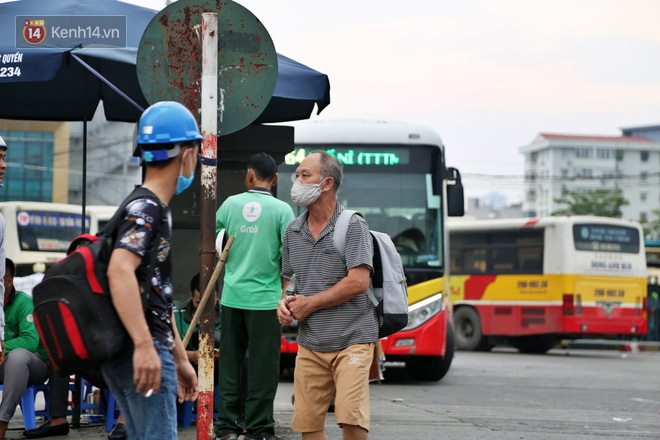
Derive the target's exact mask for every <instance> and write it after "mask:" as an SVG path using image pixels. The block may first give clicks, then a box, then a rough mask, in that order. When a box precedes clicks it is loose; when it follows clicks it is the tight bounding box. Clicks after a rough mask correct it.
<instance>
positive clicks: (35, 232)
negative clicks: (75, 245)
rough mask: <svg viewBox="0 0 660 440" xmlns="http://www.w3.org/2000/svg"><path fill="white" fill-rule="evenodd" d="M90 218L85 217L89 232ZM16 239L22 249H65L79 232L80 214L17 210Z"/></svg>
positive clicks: (52, 250)
mask: <svg viewBox="0 0 660 440" xmlns="http://www.w3.org/2000/svg"><path fill="white" fill-rule="evenodd" d="M89 224H90V218H89V216H87V217H86V219H85V230H86V231H87V232H89ZM16 225H17V229H18V240H19V244H20V249H21V250H22V251H41V252H60V251H66V250H67V249H68V247H69V245H70V244H71V241H73V239H75V238H76V237H77V236H79V235H80V233H81V227H82V215H80V214H71V213H65V212H48V211H19V212H17V213H16Z"/></svg>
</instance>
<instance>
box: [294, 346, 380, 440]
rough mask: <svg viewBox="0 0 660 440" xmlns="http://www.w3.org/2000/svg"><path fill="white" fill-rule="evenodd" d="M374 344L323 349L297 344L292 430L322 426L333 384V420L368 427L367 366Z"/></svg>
mask: <svg viewBox="0 0 660 440" xmlns="http://www.w3.org/2000/svg"><path fill="white" fill-rule="evenodd" d="M374 345H375V344H373V343H370V344H357V345H352V346H350V347H348V348H345V349H344V350H339V351H330V352H325V353H324V352H318V351H311V350H307V349H305V348H303V347H298V355H297V356H296V370H295V373H294V383H293V392H294V395H295V401H294V404H293V421H292V422H291V427H292V429H293V430H294V431H296V432H316V431H323V430H324V429H325V415H326V413H327V411H328V406H329V405H330V400H331V398H332V392H333V390H334V389H335V387H336V388H337V397H336V398H335V417H336V419H337V424H338V425H340V426H341V425H356V426H360V427H362V428H364V429H366V430H367V431H368V430H369V368H370V367H371V362H372V359H373V355H374Z"/></svg>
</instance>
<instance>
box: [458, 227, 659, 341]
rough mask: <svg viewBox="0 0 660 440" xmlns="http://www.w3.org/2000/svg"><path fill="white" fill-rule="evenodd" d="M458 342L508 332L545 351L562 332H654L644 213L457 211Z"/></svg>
mask: <svg viewBox="0 0 660 440" xmlns="http://www.w3.org/2000/svg"><path fill="white" fill-rule="evenodd" d="M449 241H450V242H449V247H450V271H451V277H450V292H451V295H450V299H451V302H452V304H453V309H454V325H455V331H456V341H457V348H460V349H464V350H480V349H481V350H484V349H489V348H490V347H492V345H493V344H494V343H495V342H496V341H498V339H506V340H508V341H509V342H511V343H512V345H514V346H515V347H517V348H518V349H519V350H520V351H522V352H535V353H544V352H546V351H547V350H549V349H550V348H552V346H553V345H554V344H555V343H556V342H557V340H558V339H562V338H571V339H574V338H585V337H599V338H600V337H618V336H640V335H643V334H645V333H646V324H647V315H646V261H645V255H644V242H643V233H642V228H641V226H640V225H639V223H636V222H633V221H627V220H619V219H614V218H606V217H595V216H570V217H544V218H520V219H501V220H471V221H451V222H450V223H449Z"/></svg>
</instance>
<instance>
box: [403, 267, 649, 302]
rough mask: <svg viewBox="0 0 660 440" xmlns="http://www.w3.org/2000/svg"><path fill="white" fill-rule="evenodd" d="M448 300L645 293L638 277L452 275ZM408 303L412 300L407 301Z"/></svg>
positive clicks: (608, 297)
mask: <svg viewBox="0 0 660 440" xmlns="http://www.w3.org/2000/svg"><path fill="white" fill-rule="evenodd" d="M449 290H450V297H449V299H450V301H451V302H452V303H455V302H458V301H495V302H497V301H524V302H534V301H539V302H549V301H553V302H554V301H558V302H561V301H562V297H563V295H564V294H572V295H580V299H581V300H582V301H583V302H598V301H613V302H620V303H629V304H633V303H639V302H640V301H642V299H643V298H644V297H645V296H646V280H645V279H644V278H642V277H629V278H622V277H612V276H600V275H598V276H597V275H560V274H548V275H452V276H451V277H450V281H449ZM410 302H411V303H412V301H410Z"/></svg>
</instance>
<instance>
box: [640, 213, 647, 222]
mask: <svg viewBox="0 0 660 440" xmlns="http://www.w3.org/2000/svg"><path fill="white" fill-rule="evenodd" d="M646 220H648V217H647V215H646V213H645V212H640V213H639V221H640V222H645V221H646Z"/></svg>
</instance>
